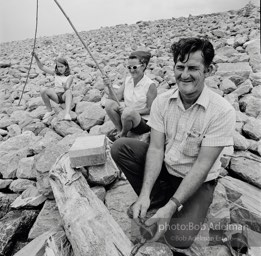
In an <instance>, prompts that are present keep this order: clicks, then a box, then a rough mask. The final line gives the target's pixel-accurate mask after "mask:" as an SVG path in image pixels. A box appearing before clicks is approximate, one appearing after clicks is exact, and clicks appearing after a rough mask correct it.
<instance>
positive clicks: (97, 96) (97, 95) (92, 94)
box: [82, 89, 102, 102]
mask: <svg viewBox="0 0 261 256" xmlns="http://www.w3.org/2000/svg"><path fill="white" fill-rule="evenodd" d="M101 98H102V96H101V92H100V90H98V89H91V90H89V91H88V93H87V94H86V95H85V96H84V97H83V99H82V100H83V101H88V102H99V101H100V100H101Z"/></svg>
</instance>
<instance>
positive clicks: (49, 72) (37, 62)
mask: <svg viewBox="0 0 261 256" xmlns="http://www.w3.org/2000/svg"><path fill="white" fill-rule="evenodd" d="M32 55H33V56H34V57H35V60H36V64H37V66H38V68H39V69H41V70H42V71H44V72H45V73H48V74H50V75H54V74H55V72H54V71H53V70H51V69H49V68H46V67H45V66H44V65H43V63H42V62H41V61H40V60H39V58H38V56H37V54H36V53H35V52H32Z"/></svg>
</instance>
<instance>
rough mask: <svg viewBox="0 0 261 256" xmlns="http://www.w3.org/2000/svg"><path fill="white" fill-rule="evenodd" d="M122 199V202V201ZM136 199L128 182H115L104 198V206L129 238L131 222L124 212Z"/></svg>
mask: <svg viewBox="0 0 261 256" xmlns="http://www.w3.org/2000/svg"><path fill="white" fill-rule="evenodd" d="M123 198H124V200H122V199H123ZM136 199H137V195H136V194H135V192H134V190H133V189H132V187H131V185H130V184H129V182H128V181H118V182H116V183H115V184H114V185H113V186H112V187H111V189H110V190H109V191H107V194H106V197H105V205H106V206H107V208H108V210H109V211H110V213H111V215H112V216H113V218H114V219H115V220H116V221H117V222H118V224H119V225H120V227H121V228H122V230H123V231H124V233H125V234H126V235H127V236H128V237H129V238H131V235H132V220H131V219H129V217H128V216H127V214H126V212H127V209H128V208H129V206H130V205H131V204H132V203H134V202H135V201H136Z"/></svg>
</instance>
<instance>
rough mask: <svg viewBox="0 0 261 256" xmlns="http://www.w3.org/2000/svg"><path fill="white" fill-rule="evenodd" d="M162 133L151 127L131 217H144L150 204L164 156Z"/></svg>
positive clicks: (163, 137)
mask: <svg viewBox="0 0 261 256" xmlns="http://www.w3.org/2000/svg"><path fill="white" fill-rule="evenodd" d="M164 143H165V135H164V133H161V132H158V131H156V130H155V129H153V128H152V129H151V135H150V145H149V148H148V151H147V155H146V163H145V171H144V172H145V173H144V178H143V184H142V189H141V192H140V195H139V198H138V200H137V201H136V203H135V204H134V205H133V208H132V209H133V218H134V219H135V218H138V217H141V218H144V217H145V215H146V213H147V210H148V208H149V206H150V193H151V190H152V188H153V185H154V183H155V181H156V179H157V178H158V176H159V174H160V171H161V167H162V162H163V158H164Z"/></svg>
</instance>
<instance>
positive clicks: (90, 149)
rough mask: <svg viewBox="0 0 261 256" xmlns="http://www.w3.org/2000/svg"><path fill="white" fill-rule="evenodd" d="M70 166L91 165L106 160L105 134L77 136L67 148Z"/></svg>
mask: <svg viewBox="0 0 261 256" xmlns="http://www.w3.org/2000/svg"><path fill="white" fill-rule="evenodd" d="M69 157H70V161H71V166H72V167H73V168H75V167H81V166H92V165H100V164H104V163H105V162H106V137H105V135H97V136H86V137H79V138H77V139H76V140H75V142H74V143H73V145H72V147H71V148H70V150H69Z"/></svg>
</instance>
